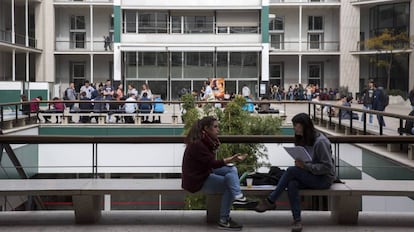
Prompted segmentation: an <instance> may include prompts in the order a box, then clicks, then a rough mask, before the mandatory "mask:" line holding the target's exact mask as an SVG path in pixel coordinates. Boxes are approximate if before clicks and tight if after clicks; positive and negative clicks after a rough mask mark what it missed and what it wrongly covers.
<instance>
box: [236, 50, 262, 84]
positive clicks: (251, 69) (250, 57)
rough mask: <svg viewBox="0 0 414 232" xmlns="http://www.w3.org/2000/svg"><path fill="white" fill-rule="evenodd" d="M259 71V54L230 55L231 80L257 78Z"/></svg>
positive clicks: (237, 53)
mask: <svg viewBox="0 0 414 232" xmlns="http://www.w3.org/2000/svg"><path fill="white" fill-rule="evenodd" d="M258 71H259V68H258V53H257V52H231V53H230V78H257V76H258Z"/></svg>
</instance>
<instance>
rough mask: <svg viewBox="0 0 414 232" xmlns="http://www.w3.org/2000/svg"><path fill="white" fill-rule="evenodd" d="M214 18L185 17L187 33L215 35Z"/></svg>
mask: <svg viewBox="0 0 414 232" xmlns="http://www.w3.org/2000/svg"><path fill="white" fill-rule="evenodd" d="M213 21H214V16H184V27H185V33H213V32H214V27H213Z"/></svg>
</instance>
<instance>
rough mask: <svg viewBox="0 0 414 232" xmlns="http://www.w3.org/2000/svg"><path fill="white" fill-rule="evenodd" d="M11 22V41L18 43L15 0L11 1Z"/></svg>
mask: <svg viewBox="0 0 414 232" xmlns="http://www.w3.org/2000/svg"><path fill="white" fill-rule="evenodd" d="M11 23H12V28H11V29H12V34H11V37H12V38H11V42H12V43H13V44H14V43H16V38H15V37H16V31H15V28H14V24H15V22H14V0H12V1H11ZM14 80H16V78H15V77H14V78H13V81H14Z"/></svg>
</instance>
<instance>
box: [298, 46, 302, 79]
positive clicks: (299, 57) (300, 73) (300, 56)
mask: <svg viewBox="0 0 414 232" xmlns="http://www.w3.org/2000/svg"><path fill="white" fill-rule="evenodd" d="M299 44H300V43H299ZM301 46H302V45H300V47H301ZM298 61H299V70H298V71H299V77H298V83H302V55H299V56H298Z"/></svg>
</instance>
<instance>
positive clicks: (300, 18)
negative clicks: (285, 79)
mask: <svg viewBox="0 0 414 232" xmlns="http://www.w3.org/2000/svg"><path fill="white" fill-rule="evenodd" d="M298 43H299V51H302V5H300V6H299V41H298ZM299 61H300V58H299ZM299 65H300V63H299ZM299 67H300V66H299ZM300 72H301V70H300V69H299V74H300ZM300 79H301V77H300V75H299V80H300ZM299 83H300V81H299Z"/></svg>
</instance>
